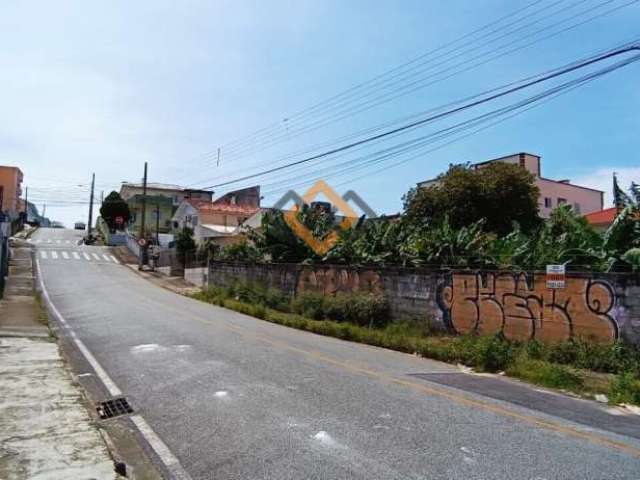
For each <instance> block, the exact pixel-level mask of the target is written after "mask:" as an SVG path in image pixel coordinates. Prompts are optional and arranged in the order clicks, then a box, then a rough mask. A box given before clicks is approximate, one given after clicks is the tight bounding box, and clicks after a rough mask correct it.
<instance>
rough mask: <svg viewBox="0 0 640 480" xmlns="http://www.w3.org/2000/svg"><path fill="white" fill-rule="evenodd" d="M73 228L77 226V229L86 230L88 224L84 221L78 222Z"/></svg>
mask: <svg viewBox="0 0 640 480" xmlns="http://www.w3.org/2000/svg"><path fill="white" fill-rule="evenodd" d="M73 228H75V229H76V230H85V229H86V228H87V225H86V223H84V222H76V223H75V225H74V226H73Z"/></svg>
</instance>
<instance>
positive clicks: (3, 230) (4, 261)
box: [0, 221, 13, 298]
mask: <svg viewBox="0 0 640 480" xmlns="http://www.w3.org/2000/svg"><path fill="white" fill-rule="evenodd" d="M12 231H13V224H12V223H11V222H1V221H0V298H2V293H3V292H4V284H5V277H6V276H7V275H9V237H10V235H11V233H12Z"/></svg>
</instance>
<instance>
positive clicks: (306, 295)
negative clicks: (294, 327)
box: [291, 292, 324, 320]
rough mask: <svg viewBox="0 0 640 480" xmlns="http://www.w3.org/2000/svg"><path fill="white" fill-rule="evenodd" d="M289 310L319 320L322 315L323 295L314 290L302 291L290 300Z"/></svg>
mask: <svg viewBox="0 0 640 480" xmlns="http://www.w3.org/2000/svg"><path fill="white" fill-rule="evenodd" d="M291 310H292V311H293V312H295V313H299V314H300V315H304V316H305V317H309V318H313V319H314V320H321V319H322V318H323V317H324V295H323V294H321V293H314V292H303V293H300V294H299V295H297V296H296V297H295V298H294V299H293V301H292V302H291Z"/></svg>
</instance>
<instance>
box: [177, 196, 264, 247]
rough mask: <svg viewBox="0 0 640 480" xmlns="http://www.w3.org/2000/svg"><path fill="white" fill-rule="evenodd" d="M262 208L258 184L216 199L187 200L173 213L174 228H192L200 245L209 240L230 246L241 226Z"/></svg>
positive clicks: (235, 239)
mask: <svg viewBox="0 0 640 480" xmlns="http://www.w3.org/2000/svg"><path fill="white" fill-rule="evenodd" d="M259 210H260V187H258V186H256V187H250V188H245V189H242V190H236V191H234V192H229V193H227V194H226V195H224V196H222V197H220V198H219V199H217V200H215V201H214V202H207V201H202V200H196V199H185V200H184V201H183V202H182V203H181V204H180V205H179V206H178V208H177V210H176V211H175V214H174V215H173V219H172V223H173V229H174V231H177V230H181V229H182V228H184V227H188V228H191V229H193V231H194V239H195V241H196V243H198V244H201V243H203V242H204V241H207V240H210V241H214V242H215V243H216V244H218V245H227V244H229V243H234V242H235V241H237V240H238V239H239V238H240V236H241V233H242V232H241V229H240V228H239V227H240V225H241V224H243V223H244V222H245V221H246V220H247V219H248V218H250V217H251V216H253V215H254V214H255V213H256V212H258V211H259Z"/></svg>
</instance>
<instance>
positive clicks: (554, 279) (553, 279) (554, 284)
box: [547, 265, 565, 289]
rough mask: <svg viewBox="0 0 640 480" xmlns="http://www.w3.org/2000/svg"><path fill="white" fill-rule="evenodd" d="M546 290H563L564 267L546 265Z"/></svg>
mask: <svg viewBox="0 0 640 480" xmlns="http://www.w3.org/2000/svg"><path fill="white" fill-rule="evenodd" d="M547 288H550V289H558V288H565V270H564V265H547Z"/></svg>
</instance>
